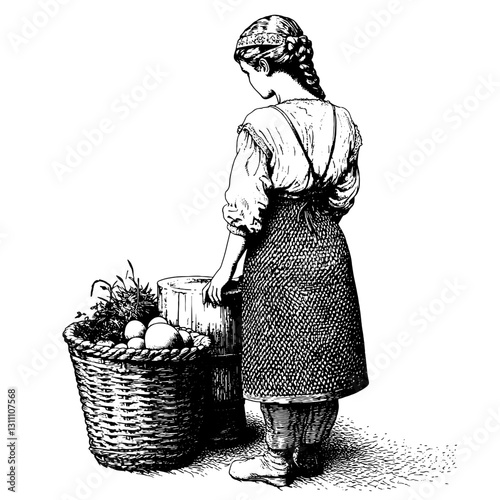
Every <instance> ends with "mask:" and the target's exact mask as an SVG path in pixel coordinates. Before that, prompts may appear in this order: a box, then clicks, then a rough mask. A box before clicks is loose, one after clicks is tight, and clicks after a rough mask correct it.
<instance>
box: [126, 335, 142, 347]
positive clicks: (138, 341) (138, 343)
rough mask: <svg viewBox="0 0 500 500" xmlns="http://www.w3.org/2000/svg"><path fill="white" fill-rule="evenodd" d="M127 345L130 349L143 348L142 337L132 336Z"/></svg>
mask: <svg viewBox="0 0 500 500" xmlns="http://www.w3.org/2000/svg"><path fill="white" fill-rule="evenodd" d="M127 346H128V347H131V348H132V349H144V339H143V338H141V337H134V338H132V339H130V340H129V341H128V342H127Z"/></svg>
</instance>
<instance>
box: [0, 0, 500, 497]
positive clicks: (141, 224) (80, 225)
mask: <svg viewBox="0 0 500 500" xmlns="http://www.w3.org/2000/svg"><path fill="white" fill-rule="evenodd" d="M58 5H59V11H58V12H57V13H54V14H53V17H51V18H50V19H49V20H48V22H47V23H46V25H45V26H41V27H38V28H37V27H36V26H35V28H34V31H33V28H31V34H30V37H31V38H30V39H28V38H24V41H23V42H21V41H20V40H22V38H20V37H22V36H23V29H24V33H26V30H28V31H29V28H26V27H25V26H26V23H28V22H30V21H33V20H34V18H36V16H37V15H39V12H43V11H42V10H41V7H40V4H39V3H37V2H36V1H33V0H22V1H21V0H18V1H16V2H3V3H2V7H1V13H0V20H1V21H0V28H1V32H2V43H1V47H0V51H1V56H2V73H3V76H2V79H1V82H0V85H1V93H0V99H1V108H0V109H1V117H2V141H1V142H2V147H1V150H0V154H1V166H0V168H1V170H0V235H1V236H0V283H1V288H0V293H1V296H0V301H1V302H0V303H1V304H2V305H1V333H2V339H3V344H4V348H3V349H2V353H3V357H4V359H3V362H2V366H4V367H6V372H7V373H6V385H8V386H15V387H17V388H18V392H19V460H20V463H19V476H18V498H23V499H31V498H42V499H59V498H64V495H73V497H74V498H77V497H76V495H75V487H76V484H77V481H78V480H79V479H81V480H85V479H86V478H87V477H88V475H89V474H90V473H91V472H92V471H94V460H93V458H92V456H91V455H90V453H89V452H88V449H87V437H86V433H85V428H84V423H83V418H82V414H81V409H80V404H79V400H78V394H77V390H76V385H75V381H74V375H73V372H72V367H71V363H70V359H69V355H68V352H67V350H66V348H65V346H64V345H62V344H61V342H60V335H61V333H62V331H63V329H64V327H65V326H66V325H67V324H68V323H70V322H71V321H72V320H73V318H74V315H75V313H76V311H77V310H81V309H82V308H85V307H87V306H88V305H89V302H88V299H89V291H90V284H91V283H92V281H93V280H94V279H96V278H105V279H113V277H114V275H115V274H117V273H121V272H123V271H124V270H125V266H126V259H130V260H131V261H132V262H133V264H134V266H135V268H136V271H137V273H138V275H139V276H140V278H141V280H144V281H150V282H151V283H152V284H153V288H155V283H156V281H157V280H159V279H161V278H164V277H166V276H172V275H193V274H206V275H211V274H213V273H214V272H215V270H216V269H217V267H218V265H219V263H220V260H221V258H222V254H223V250H224V246H225V241H226V237H227V230H226V226H225V223H224V221H223V220H222V217H221V207H222V205H223V204H224V197H223V196H224V191H225V187H224V186H223V183H221V185H217V184H214V183H213V180H212V176H215V177H217V178H219V179H223V178H224V176H225V175H227V174H225V172H226V171H227V169H228V168H229V165H230V162H231V159H232V156H233V154H234V149H235V140H236V127H237V126H238V125H239V124H240V123H241V122H242V121H243V119H244V117H245V116H246V114H247V113H249V112H250V111H251V110H253V109H254V108H256V107H259V106H263V105H266V104H269V103H266V102H264V101H262V100H261V99H260V97H259V96H258V95H257V94H256V93H255V92H254V91H253V89H252V88H251V87H250V86H249V85H248V83H247V81H246V77H245V76H244V75H243V74H242V73H241V71H240V70H239V67H238V66H237V64H236V63H235V62H234V61H233V58H232V54H233V49H234V45H235V43H236V40H237V38H238V36H239V34H240V33H241V32H242V31H243V30H244V29H245V28H246V27H247V26H248V25H249V24H251V23H252V22H253V21H254V20H256V19H258V18H259V17H262V16H264V15H269V14H273V13H278V14H283V15H286V16H289V17H292V18H294V19H296V20H297V21H298V23H299V24H300V25H301V26H302V28H303V29H304V31H305V33H306V34H307V35H308V36H309V37H310V38H311V39H312V41H313V45H314V49H315V57H314V61H315V64H316V68H317V71H318V74H319V76H320V78H321V83H322V86H323V88H324V90H325V92H326V94H327V98H328V99H329V100H331V101H332V102H333V103H335V104H338V105H341V106H344V107H346V108H347V109H348V110H349V111H350V112H351V114H352V116H353V118H354V120H355V122H356V123H357V124H358V126H359V128H360V131H361V133H362V136H363V140H364V145H363V147H362V149H361V153H360V169H361V176H362V186H361V190H360V193H359V195H358V198H357V201H356V204H355V206H354V208H353V209H352V211H351V213H350V214H349V215H348V216H347V217H346V218H345V219H344V221H343V222H342V227H343V229H344V232H345V234H346V236H347V239H348V242H349V244H350V248H351V252H352V257H353V263H354V270H355V276H356V280H357V285H358V291H359V296H360V302H361V307H362V315H363V324H364V329H365V339H366V347H367V356H368V361H369V363H370V366H371V368H370V370H371V385H370V386H369V388H368V389H366V390H364V391H362V392H361V393H359V394H357V395H355V396H352V397H350V398H347V399H345V400H343V401H341V414H342V415H345V416H349V417H350V418H352V419H353V421H354V422H355V423H356V425H359V426H361V427H365V426H368V425H369V426H370V428H371V429H373V430H374V431H376V432H378V433H381V434H383V433H385V432H387V433H388V435H389V436H390V437H391V438H392V439H395V440H396V441H403V440H405V441H406V443H407V444H410V445H415V446H416V445H418V444H427V445H429V446H438V447H439V446H444V445H446V444H457V445H459V446H461V447H462V449H463V447H464V446H465V447H468V448H469V450H470V453H463V456H464V457H467V459H466V460H457V463H458V465H459V469H458V473H457V474H456V475H455V476H454V477H453V478H451V479H450V480H449V483H450V484H449V485H448V486H444V487H440V488H438V489H436V490H435V491H434V492H433V493H432V495H433V496H436V497H440V498H454V499H456V498H470V497H471V496H473V495H474V496H475V497H477V498H484V499H486V498H494V497H495V495H496V494H498V481H495V479H496V478H495V474H497V472H498V458H499V457H498V441H499V434H500V432H498V431H497V429H499V428H500V424H496V426H494V427H491V426H490V427H489V429H490V430H486V431H485V425H487V423H486V422H490V420H488V416H489V415H491V412H496V413H497V415H498V412H499V411H500V408H499V405H500V400H499V394H498V392H499V391H498V381H499V377H498V360H497V357H498V348H499V345H500V343H499V341H498V335H499V330H498V314H497V312H498V282H499V266H498V255H499V253H500V252H499V243H498V215H499V213H498V205H497V204H496V201H497V197H498V189H499V182H500V175H499V174H498V171H499V166H500V165H499V153H498V147H497V140H498V134H499V129H498V116H499V111H500V99H499V94H500V86H499V82H500V68H499V64H498V48H499V46H500V44H499V42H500V35H499V31H498V18H499V12H498V9H497V8H496V7H497V3H496V2H491V1H488V0H475V1H463V2H453V1H452V0H442V1H434V2H431V1H430V0H420V1H416V0H414V1H410V0H401V1H400V2H399V3H398V2H395V3H394V2H390V1H389V0H377V1H368V0H363V1H357V2H349V1H347V0H342V1H333V2H331V1H328V2H327V1H316V0H308V1H307V2H298V1H290V0H288V1H284V0H282V1H273V0H266V1H265V2H264V1H250V0H222V1H220V2H213V1H211V0H199V1H193V0H191V1H186V2H180V1H178V2H165V1H160V0H142V1H138V0H137V1H119V0H108V1H106V2H103V1H99V0H86V1H85V2H84V1H82V0H80V1H78V0H73V1H67V3H66V5H62V4H58ZM389 7H391V8H392V10H393V13H391V14H390V16H389V18H387V16H386V21H382V20H381V19H382V18H381V17H380V16H377V13H380V12H381V11H386V12H387V9H389ZM393 7H396V8H393ZM377 17H378V21H377V20H376V18H377ZM36 20H37V21H38V23H39V24H40V23H42V24H43V15H42V17H38V18H36ZM383 24H385V26H383ZM366 32H368V35H366ZM33 33H34V34H33ZM363 33H365V35H363ZM363 37H364V39H363ZM348 45H350V53H348V52H349V49H348ZM148 67H149V68H156V67H158V68H160V70H161V72H165V73H168V75H167V76H165V77H163V81H162V82H161V83H160V84H159V85H158V86H157V88H156V89H154V90H150V91H147V92H146V93H145V94H144V93H143V94H140V90H136V91H135V92H136V94H135V95H137V96H140V98H142V97H144V99H143V100H142V101H141V102H139V103H136V104H134V106H136V107H135V108H134V109H130V108H128V111H129V112H130V113H129V114H128V115H127V116H125V114H126V113H128V112H127V111H125V110H124V109H123V107H122V108H120V109H121V110H122V111H121V112H118V111H117V107H116V106H117V103H116V101H117V100H120V99H122V97H121V96H122V94H130V93H131V92H133V89H134V88H135V87H136V86H137V85H139V84H141V82H142V80H143V78H144V77H145V75H146V74H147V68H148ZM481 79H483V81H484V80H490V81H493V82H496V86H495V85H493V87H492V88H491V89H490V91H489V92H488V91H487V90H485V87H484V86H483V87H481V85H482V84H481V81H482V80H481ZM478 86H479V87H481V88H479V87H478ZM477 91H478V92H479V95H480V96H481V100H478V99H477V98H475V97H474V95H475V93H476V92H477ZM455 106H460V107H463V106H465V108H464V109H465V113H466V114H467V115H468V116H467V117H465V115H464V116H462V117H461V116H460V115H459V114H458V113H459V111H458V108H456V107H455ZM105 118H107V119H109V120H111V122H112V123H113V130H112V131H111V132H110V133H108V134H106V135H105V136H104V139H103V140H102V143H101V144H99V145H97V146H95V147H93V148H92V150H91V152H90V153H89V154H88V156H87V157H85V158H84V159H83V160H82V161H81V163H80V164H79V165H77V166H75V167H73V168H72V169H71V171H67V172H64V174H63V175H62V176H61V175H59V176H58V175H56V172H55V170H54V163H55V162H61V163H63V162H64V161H65V157H66V155H67V151H68V147H71V148H76V147H77V145H78V144H79V143H80V142H81V141H82V140H83V139H84V138H85V137H84V131H85V130H87V131H90V130H92V129H95V128H96V127H98V125H99V123H100V121H101V120H102V119H105ZM437 128H439V129H441V130H442V133H441V143H440V144H435V145H434V146H432V147H431V146H428V148H429V149H428V152H429V154H427V155H425V156H423V154H419V153H415V151H417V149H418V146H417V143H416V141H424V142H425V141H427V144H429V140H430V139H431V138H432V136H433V131H434V130H435V129H437ZM402 158H406V159H407V160H411V161H413V170H411V168H410V169H408V167H406V170H401V167H400V164H401V162H402ZM398 167H399V168H400V171H399V173H398ZM391 173H392V174H393V175H399V176H400V177H399V180H400V181H401V182H398V183H397V184H396V185H395V186H393V188H391V185H390V183H389V181H388V176H389V175H390V174H391ZM401 173H404V176H402V175H401ZM393 180H394V177H393ZM189 207H190V208H191V210H192V211H191V212H189V215H186V214H187V213H188V212H186V210H189ZM194 212H195V213H194ZM447 280H448V281H447ZM449 283H455V288H456V287H457V286H458V289H456V290H455V291H453V290H452V289H450V285H449ZM447 288H448V291H446V290H445V289H447ZM443 290H444V295H443V297H444V298H446V303H445V302H443V301H442V299H441V297H442V293H443ZM421 307H423V308H429V307H430V311H431V312H430V314H431V316H428V317H427V318H428V319H423V316H420V315H421V314H422V310H421V309H419V308H421ZM405 332H406V336H405ZM401 335H403V336H404V337H405V338H406V339H409V340H408V342H407V344H405V345H404V346H401V344H399V347H398V345H397V344H395V343H396V342H397V341H398V339H400V338H402V337H401ZM389 351H390V352H389ZM390 355H392V357H390ZM5 397H6V396H5ZM467 435H469V436H474V435H475V436H476V438H477V440H479V441H480V443H477V442H475V441H474V439H473V441H472V445H470V444H469V445H467V444H464V443H465V441H464V439H465V438H464V436H467ZM2 470H4V469H2ZM100 470H101V471H102V470H103V469H100ZM4 477H5V476H4ZM2 488H3V489H6V484H3V485H2ZM414 491H418V485H416V486H414V490H412V489H410V488H408V487H406V488H405V487H402V488H400V489H397V490H393V491H382V492H378V493H377V492H367V491H365V492H344V491H342V490H340V489H338V488H337V489H335V488H334V489H332V490H330V491H328V492H326V493H325V492H320V491H318V492H317V495H318V496H323V495H329V496H331V495H335V497H336V498H358V497H363V498H364V497H368V496H369V497H370V498H384V499H390V498H397V499H407V498H410V496H411V495H412V493H413V492H414ZM495 492H496V493H495ZM246 494H248V495H249V496H248V497H247V496H245V495H246ZM301 494H302V495H303V492H302V493H301V491H300V490H293V491H291V490H289V491H286V492H279V491H277V490H274V489H272V488H270V487H269V488H264V489H262V488H256V487H255V485H251V484H250V485H246V484H241V483H237V482H235V481H232V480H231V479H230V478H228V476H227V471H225V470H224V471H221V472H220V473H219V474H217V475H214V476H210V478H206V479H203V478H199V477H196V478H192V477H191V476H186V475H179V474H178V475H166V476H162V477H160V478H155V479H151V478H146V477H138V476H135V475H132V474H127V473H118V472H116V473H113V474H112V475H110V476H109V477H107V478H106V479H105V480H103V484H102V486H100V487H99V488H97V489H94V490H92V492H91V498H122V499H127V500H129V499H135V498H139V497H141V498H142V497H144V498H172V497H173V496H178V495H183V496H185V497H188V498H190V497H195V496H198V495H199V496H202V495H203V496H205V497H209V498H218V499H226V498H227V499H242V498H254V496H256V497H259V498H266V497H268V496H269V497H274V496H275V495H279V496H280V497H286V496H298V495H301ZM309 494H310V493H309ZM89 498H90V497H89Z"/></svg>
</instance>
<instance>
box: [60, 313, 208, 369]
mask: <svg viewBox="0 0 500 500" xmlns="http://www.w3.org/2000/svg"><path fill="white" fill-rule="evenodd" d="M76 324H77V322H76V321H75V322H73V323H71V324H70V325H68V326H67V327H66V328H65V329H64V332H63V338H64V340H65V341H66V343H67V344H68V347H69V349H70V351H72V350H74V351H77V352H78V354H79V355H86V356H92V357H97V358H104V359H109V360H115V361H138V362H146V361H184V360H186V361H187V360H192V359H194V358H197V357H199V356H200V355H202V354H205V353H206V352H208V350H209V349H210V347H211V345H212V340H211V339H210V337H209V336H208V335H202V334H198V335H200V336H202V337H203V338H202V339H201V344H200V345H198V346H193V347H183V348H182V349H171V348H163V349H149V348H147V347H145V348H142V349H135V348H132V347H127V348H125V347H119V348H116V347H115V346H107V345H98V344H96V343H94V342H90V341H89V340H83V339H82V338H81V337H78V336H77V335H75V333H74V330H75V326H76ZM183 330H186V331H188V332H189V333H197V332H195V331H193V330H191V329H190V328H183Z"/></svg>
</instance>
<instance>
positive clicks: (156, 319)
mask: <svg viewBox="0 0 500 500" xmlns="http://www.w3.org/2000/svg"><path fill="white" fill-rule="evenodd" d="M157 323H167V320H166V319H165V318H162V317H161V316H156V318H153V319H152V320H151V321H150V322H149V323H148V328H149V327H150V326H153V325H156V324H157Z"/></svg>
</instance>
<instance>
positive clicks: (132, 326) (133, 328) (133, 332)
mask: <svg viewBox="0 0 500 500" xmlns="http://www.w3.org/2000/svg"><path fill="white" fill-rule="evenodd" d="M145 332H146V327H145V326H144V325H143V324H142V323H141V322H140V321H139V320H138V319H133V320H132V321H129V322H128V323H127V324H126V325H125V331H124V332H123V336H124V337H125V340H130V339H133V338H134V337H144V333H145Z"/></svg>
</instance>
